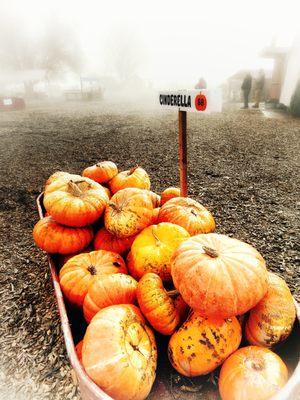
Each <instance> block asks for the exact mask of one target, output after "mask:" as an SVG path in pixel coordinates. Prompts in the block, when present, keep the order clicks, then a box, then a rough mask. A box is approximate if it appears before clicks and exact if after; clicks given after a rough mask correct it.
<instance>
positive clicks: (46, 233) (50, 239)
mask: <svg viewBox="0 0 300 400" xmlns="http://www.w3.org/2000/svg"><path fill="white" fill-rule="evenodd" d="M93 236H94V234H93V230H92V228H91V227H85V228H70V227H67V226H62V225H60V224H58V223H57V222H56V221H54V219H53V218H52V217H45V218H42V219H40V220H39V221H38V222H37V223H36V224H35V226H34V228H33V239H34V241H35V243H36V245H37V246H38V247H40V248H41V249H42V250H44V251H46V252H47V253H59V254H72V253H77V252H80V251H81V250H83V249H84V248H86V247H87V246H88V245H89V244H90V242H91V241H92V240H93Z"/></svg>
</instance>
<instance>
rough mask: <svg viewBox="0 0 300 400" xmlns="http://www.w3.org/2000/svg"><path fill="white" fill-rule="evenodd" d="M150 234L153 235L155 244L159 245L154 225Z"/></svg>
mask: <svg viewBox="0 0 300 400" xmlns="http://www.w3.org/2000/svg"><path fill="white" fill-rule="evenodd" d="M152 235H153V237H154V239H155V244H156V246H160V240H159V238H158V236H157V235H156V233H155V227H154V226H153V227H152Z"/></svg>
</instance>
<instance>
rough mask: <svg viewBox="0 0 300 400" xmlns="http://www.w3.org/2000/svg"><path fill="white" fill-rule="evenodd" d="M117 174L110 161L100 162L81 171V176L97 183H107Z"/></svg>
mask: <svg viewBox="0 0 300 400" xmlns="http://www.w3.org/2000/svg"><path fill="white" fill-rule="evenodd" d="M117 174H118V168H117V166H116V164H115V163H113V162H112V161H101V162H99V163H97V164H94V165H92V166H91V167H87V168H85V169H84V170H83V172H82V176H85V177H86V178H90V179H92V180H93V181H95V182H98V183H107V182H109V181H110V180H111V179H112V178H113V177H114V176H116V175H117Z"/></svg>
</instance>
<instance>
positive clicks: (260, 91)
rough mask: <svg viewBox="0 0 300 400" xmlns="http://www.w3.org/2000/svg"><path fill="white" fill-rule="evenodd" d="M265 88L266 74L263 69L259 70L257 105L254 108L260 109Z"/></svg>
mask: <svg viewBox="0 0 300 400" xmlns="http://www.w3.org/2000/svg"><path fill="white" fill-rule="evenodd" d="M264 86H265V73H264V71H263V70H262V69H261V70H259V73H258V77H257V79H256V80H255V104H254V105H253V108H259V102H260V101H261V98H262V94H263V90H264Z"/></svg>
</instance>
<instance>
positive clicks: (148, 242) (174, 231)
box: [127, 222, 189, 282]
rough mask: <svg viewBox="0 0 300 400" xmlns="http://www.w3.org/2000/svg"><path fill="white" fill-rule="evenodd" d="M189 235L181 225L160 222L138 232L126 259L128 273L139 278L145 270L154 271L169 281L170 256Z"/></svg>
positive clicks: (170, 278)
mask: <svg viewBox="0 0 300 400" xmlns="http://www.w3.org/2000/svg"><path fill="white" fill-rule="evenodd" d="M188 237H189V234H188V232H187V231H186V230H185V229H184V228H182V227H181V226H178V225H175V224H171V223H168V222H162V223H160V224H158V225H151V226H149V227H147V228H145V229H144V230H143V231H142V232H141V233H139V234H138V235H137V236H136V238H135V239H134V242H133V244H132V246H131V251H130V256H129V257H128V259H127V263H128V269H129V271H130V274H131V275H132V276H133V277H135V278H136V279H140V278H141V277H142V276H143V275H144V274H145V273H146V272H154V273H155V274H157V275H159V276H160V277H161V278H162V280H163V281H165V282H168V281H169V282H170V281H171V280H172V277H171V257H172V255H173V253H174V251H175V249H176V248H177V247H178V245H179V244H180V243H181V242H182V241H184V240H186V239H187V238H188Z"/></svg>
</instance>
